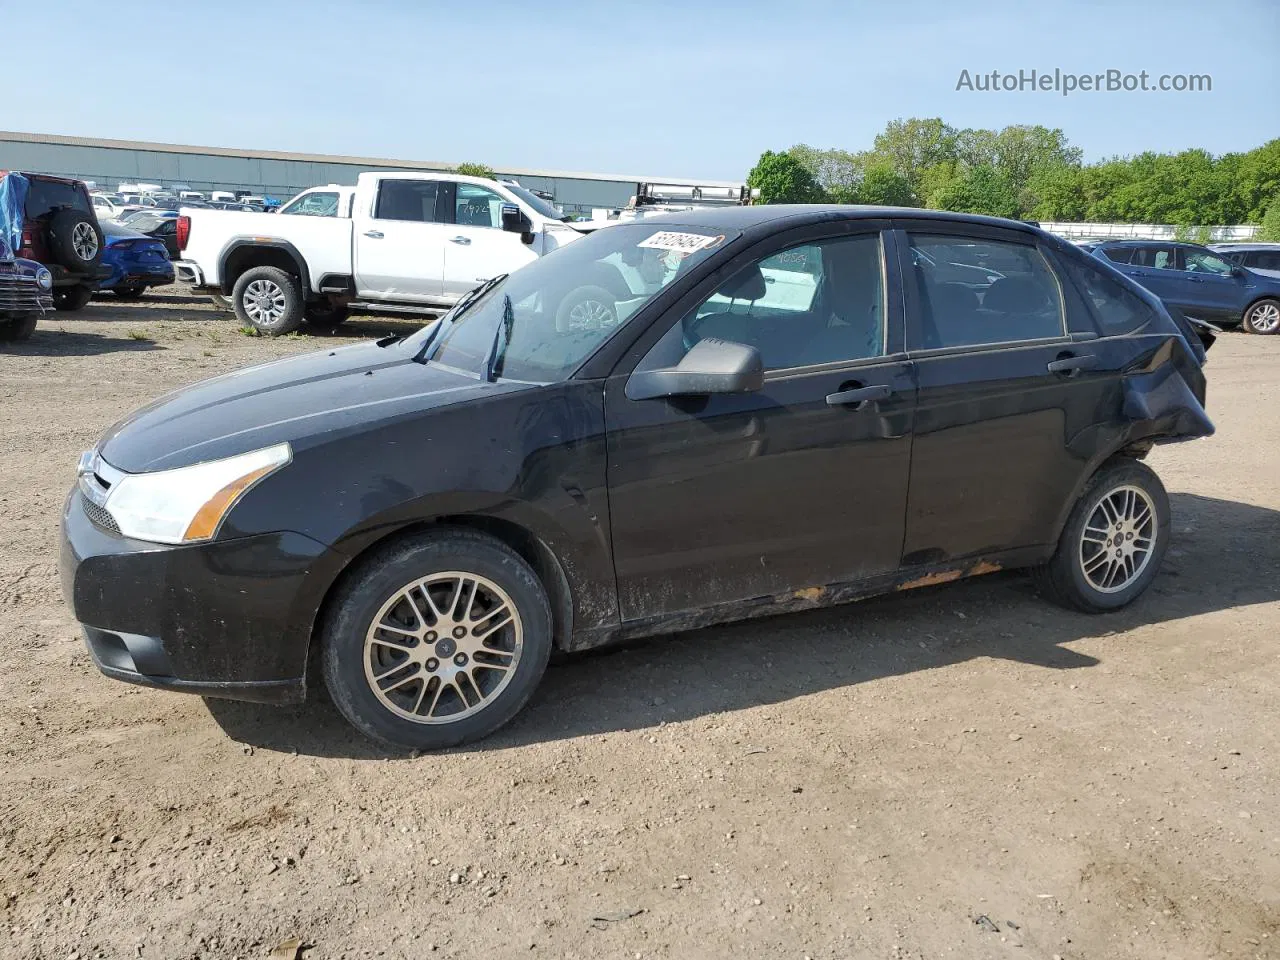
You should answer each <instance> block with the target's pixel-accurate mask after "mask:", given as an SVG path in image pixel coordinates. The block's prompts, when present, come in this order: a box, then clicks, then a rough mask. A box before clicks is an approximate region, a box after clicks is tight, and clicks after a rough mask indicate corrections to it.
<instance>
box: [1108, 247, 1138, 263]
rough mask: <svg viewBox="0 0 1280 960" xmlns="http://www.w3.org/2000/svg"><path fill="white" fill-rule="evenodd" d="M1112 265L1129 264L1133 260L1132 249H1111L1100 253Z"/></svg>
mask: <svg viewBox="0 0 1280 960" xmlns="http://www.w3.org/2000/svg"><path fill="white" fill-rule="evenodd" d="M1102 252H1103V253H1104V254H1106V256H1107V259H1108V260H1110V261H1111V262H1112V263H1130V262H1132V260H1133V248H1132V247H1111V248H1110V249H1108V250H1103V251H1102Z"/></svg>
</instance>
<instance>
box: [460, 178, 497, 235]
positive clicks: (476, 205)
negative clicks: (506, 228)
mask: <svg viewBox="0 0 1280 960" xmlns="http://www.w3.org/2000/svg"><path fill="white" fill-rule="evenodd" d="M504 202H505V201H504V200H503V199H502V197H500V196H498V195H497V194H496V193H494V192H493V191H492V190H490V189H488V188H487V187H480V186H476V185H475V184H473V183H460V184H458V193H457V200H456V202H455V206H454V222H455V223H457V224H458V225H459V226H466V227H496V228H498V229H501V227H502V204H503V203H504Z"/></svg>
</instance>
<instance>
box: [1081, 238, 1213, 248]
mask: <svg viewBox="0 0 1280 960" xmlns="http://www.w3.org/2000/svg"><path fill="white" fill-rule="evenodd" d="M1153 243H1158V244H1161V245H1163V246H1166V247H1191V248H1192V249H1193V250H1206V249H1208V248H1207V247H1205V246H1204V245H1202V244H1199V243H1190V242H1188V241H1186V240H1101V241H1099V242H1098V246H1100V247H1148V246H1150V245H1151V244H1153Z"/></svg>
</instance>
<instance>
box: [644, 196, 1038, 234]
mask: <svg viewBox="0 0 1280 960" xmlns="http://www.w3.org/2000/svg"><path fill="white" fill-rule="evenodd" d="M886 218H894V219H903V220H927V221H931V222H937V223H968V224H976V225H985V226H993V227H1003V228H1004V229H1006V230H1010V229H1012V230H1021V231H1023V232H1024V233H1027V234H1037V235H1038V234H1041V233H1043V231H1041V230H1039V229H1037V228H1035V227H1032V226H1030V225H1029V224H1026V223H1023V222H1021V221H1019V220H1005V219H1003V218H1001V217H986V216H981V215H979V214H973V213H951V212H949V211H946V210H924V209H921V208H920V207H877V206H864V205H861V204H837V203H779V204H762V205H759V206H750V207H738V206H733V207H702V208H695V209H693V210H683V211H679V212H676V213H666V214H655V215H652V216H650V215H646V216H645V218H644V222H645V223H681V224H685V225H686V226H691V227H709V228H713V229H727V230H747V229H749V228H751V227H757V226H761V225H764V224H768V223H779V222H782V221H786V222H787V225H788V226H802V225H804V224H806V223H820V222H823V221H829V220H872V219H875V220H884V219H886Z"/></svg>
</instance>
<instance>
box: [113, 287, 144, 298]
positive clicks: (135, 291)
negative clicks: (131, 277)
mask: <svg viewBox="0 0 1280 960" xmlns="http://www.w3.org/2000/svg"><path fill="white" fill-rule="evenodd" d="M111 292H112V293H114V294H115V295H116V296H117V297H119V298H120V299H121V300H137V299H138V298H139V297H140V296H142V295H143V294H144V293H146V292H147V288H146V286H145V285H143V284H141V283H139V284H135V285H130V286H127V287H124V286H122V287H112V288H111Z"/></svg>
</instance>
